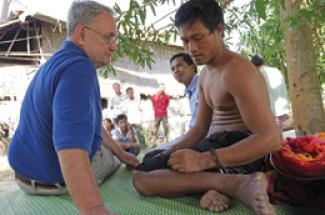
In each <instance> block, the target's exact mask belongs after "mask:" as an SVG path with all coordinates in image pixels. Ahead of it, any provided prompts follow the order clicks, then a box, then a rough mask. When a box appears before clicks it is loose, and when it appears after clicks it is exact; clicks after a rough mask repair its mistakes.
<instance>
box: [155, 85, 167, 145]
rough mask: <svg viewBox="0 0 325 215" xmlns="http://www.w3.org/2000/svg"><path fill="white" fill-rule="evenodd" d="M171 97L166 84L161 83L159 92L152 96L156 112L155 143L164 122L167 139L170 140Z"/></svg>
mask: <svg viewBox="0 0 325 215" xmlns="http://www.w3.org/2000/svg"><path fill="white" fill-rule="evenodd" d="M169 101H170V97H169V95H167V94H166V93H165V85H164V84H160V85H159V90H158V92H157V93H156V94H155V95H153V96H152V97H151V102H152V106H153V110H154V112H155V131H154V132H155V133H154V135H155V138H154V144H156V141H157V139H158V133H159V127H160V123H161V122H162V124H163V127H164V135H165V141H168V113H167V108H168V105H169Z"/></svg>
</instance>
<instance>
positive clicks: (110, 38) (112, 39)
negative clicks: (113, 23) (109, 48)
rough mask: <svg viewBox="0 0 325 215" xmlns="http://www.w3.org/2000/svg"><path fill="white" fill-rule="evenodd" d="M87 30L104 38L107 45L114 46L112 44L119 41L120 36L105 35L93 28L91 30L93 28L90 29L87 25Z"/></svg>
mask: <svg viewBox="0 0 325 215" xmlns="http://www.w3.org/2000/svg"><path fill="white" fill-rule="evenodd" d="M85 28H86V29H88V30H90V31H92V32H94V33H96V34H99V35H100V36H102V37H103V38H104V40H105V42H106V43H107V44H112V43H114V42H116V41H117V38H118V36H117V35H116V34H114V33H111V34H109V35H105V34H104V33H102V32H99V31H97V30H95V29H93V28H91V27H89V26H87V25H85Z"/></svg>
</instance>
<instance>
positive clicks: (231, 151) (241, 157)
mask: <svg viewBox="0 0 325 215" xmlns="http://www.w3.org/2000/svg"><path fill="white" fill-rule="evenodd" d="M280 146H281V137H280V135H279V133H277V132H276V131H275V132H270V133H268V134H264V135H262V134H261V135H252V136H250V137H248V138H245V139H243V140H241V141H240V142H238V143H236V144H233V145H231V146H229V147H225V148H221V149H216V153H217V155H218V158H219V160H220V164H221V165H222V166H224V167H229V166H240V165H245V164H248V163H250V162H253V161H255V160H257V159H259V158H261V157H263V156H265V155H267V154H269V153H272V152H274V151H277V150H278V149H279V148H280Z"/></svg>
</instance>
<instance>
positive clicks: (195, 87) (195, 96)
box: [185, 75, 199, 128]
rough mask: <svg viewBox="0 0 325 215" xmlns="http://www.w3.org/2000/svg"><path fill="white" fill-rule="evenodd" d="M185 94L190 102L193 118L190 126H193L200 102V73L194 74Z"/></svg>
mask: <svg viewBox="0 0 325 215" xmlns="http://www.w3.org/2000/svg"><path fill="white" fill-rule="evenodd" d="M185 94H186V95H187V96H188V100H189V103H190V110H191V120H190V124H189V127H190V128H192V127H193V125H194V123H195V119H196V112H197V107H198V104H199V76H198V75H194V76H193V78H192V80H191V83H190V85H189V86H187V87H186V88H185Z"/></svg>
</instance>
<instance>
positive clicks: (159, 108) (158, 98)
mask: <svg viewBox="0 0 325 215" xmlns="http://www.w3.org/2000/svg"><path fill="white" fill-rule="evenodd" d="M169 100H170V98H169V95H166V94H155V95H153V96H152V97H151V101H152V105H153V109H154V111H155V117H159V118H162V117H166V116H167V108H168V105H169Z"/></svg>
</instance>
